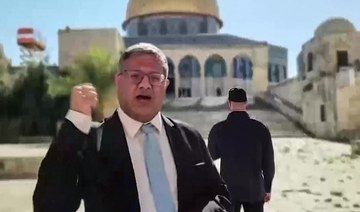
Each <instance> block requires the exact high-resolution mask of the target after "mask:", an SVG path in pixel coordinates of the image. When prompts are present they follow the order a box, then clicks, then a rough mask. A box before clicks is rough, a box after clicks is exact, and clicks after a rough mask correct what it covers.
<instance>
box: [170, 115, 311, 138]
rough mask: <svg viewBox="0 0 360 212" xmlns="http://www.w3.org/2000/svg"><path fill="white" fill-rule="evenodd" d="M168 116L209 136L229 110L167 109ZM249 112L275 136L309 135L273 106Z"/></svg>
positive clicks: (204, 135) (205, 136)
mask: <svg viewBox="0 0 360 212" xmlns="http://www.w3.org/2000/svg"><path fill="white" fill-rule="evenodd" d="M164 113H165V114H166V115H167V116H169V117H171V118H174V119H179V120H182V121H185V122H187V123H189V124H190V125H192V126H193V127H195V128H196V129H197V130H198V131H199V132H200V133H201V135H202V136H203V137H204V138H207V136H208V133H209V131H210V129H211V127H212V126H213V125H214V124H215V123H216V122H219V121H221V120H224V119H225V118H226V117H227V115H228V113H229V111H228V110H225V109H223V110H218V111H196V110H188V111H165V112H164ZM249 114H250V116H251V117H252V118H255V119H257V120H259V121H261V122H263V123H264V124H265V125H266V126H267V127H268V128H269V129H270V132H271V135H272V136H273V137H307V135H306V134H305V133H304V132H302V131H301V130H300V129H298V128H297V127H296V126H295V125H294V124H293V123H292V122H291V121H289V120H288V119H287V118H286V117H284V116H283V115H282V114H280V113H278V112H277V111H276V110H274V109H271V108H264V109H250V110H249Z"/></svg>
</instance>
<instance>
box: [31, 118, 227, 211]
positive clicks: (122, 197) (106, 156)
mask: <svg viewBox="0 0 360 212" xmlns="http://www.w3.org/2000/svg"><path fill="white" fill-rule="evenodd" d="M163 121H164V126H165V130H166V134H167V136H168V138H169V143H170V147H171V150H172V153H173V156H174V160H175V166H176V169H177V180H178V182H177V184H178V207H179V212H189V211H194V212H195V211H196V212H200V211H202V209H203V208H204V207H205V206H206V205H208V203H210V204H209V205H208V207H207V208H209V209H207V211H209V212H210V211H221V209H226V211H232V208H231V204H230V202H229V199H230V197H229V196H230V195H229V193H228V190H227V188H226V186H225V184H224V182H223V181H222V179H221V177H220V176H219V174H218V172H217V170H216V167H215V166H214V164H213V163H212V160H211V157H210V155H209V153H208V151H207V149H206V146H205V143H204V141H203V139H202V137H201V136H200V134H199V133H198V132H197V131H195V130H193V129H192V128H190V127H188V126H186V125H185V124H183V123H179V122H175V121H173V120H170V119H168V118H166V117H163ZM99 127H102V129H103V130H102V141H101V148H100V151H99V152H98V151H97V148H96V140H97V136H98V135H97V132H99V131H98V130H95V129H91V131H90V133H89V135H85V134H83V133H82V132H81V131H79V130H78V129H77V128H76V127H75V126H74V125H73V124H72V123H71V122H70V121H68V120H66V121H65V122H64V124H63V125H62V127H61V129H60V131H59V135H58V136H57V138H56V139H55V141H54V142H53V143H52V144H51V146H50V148H49V151H48V152H47V154H46V156H45V158H44V160H43V161H42V163H41V166H40V170H39V174H38V182H37V184H36V188H35V191H34V195H33V205H34V211H35V212H49V211H51V212H74V211H76V210H77V209H78V208H79V205H80V200H81V199H83V200H84V204H85V210H86V212H118V211H122V212H139V211H140V204H139V199H138V193H137V188H136V180H135V175H134V171H133V167H132V163H131V158H130V154H129V150H128V146H127V142H126V138H125V134H124V130H123V127H122V125H121V122H120V119H119V116H118V114H117V113H114V115H113V116H112V117H111V118H109V119H107V120H105V122H104V123H103V124H102V125H100V126H99ZM209 206H210V207H209Z"/></svg>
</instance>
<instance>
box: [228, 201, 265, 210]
mask: <svg viewBox="0 0 360 212" xmlns="http://www.w3.org/2000/svg"><path fill="white" fill-rule="evenodd" d="M234 206H235V211H234V212H240V209H241V206H243V208H244V212H264V203H263V202H254V203H249V202H234Z"/></svg>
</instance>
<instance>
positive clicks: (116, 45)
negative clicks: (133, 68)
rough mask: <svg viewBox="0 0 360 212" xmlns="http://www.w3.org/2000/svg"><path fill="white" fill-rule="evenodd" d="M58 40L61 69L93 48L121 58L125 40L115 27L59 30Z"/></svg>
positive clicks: (115, 57)
mask: <svg viewBox="0 0 360 212" xmlns="http://www.w3.org/2000/svg"><path fill="white" fill-rule="evenodd" d="M58 41H59V67H60V70H61V69H63V68H64V67H66V66H69V65H71V64H72V63H73V61H74V59H75V58H76V57H77V56H79V55H83V54H86V53H88V52H89V51H90V50H91V49H93V48H97V49H101V50H103V51H105V52H107V53H108V54H110V55H111V56H112V57H113V58H114V59H115V60H118V59H119V57H120V53H121V50H123V49H124V43H123V40H122V38H121V37H120V34H119V32H118V31H117V29H115V28H109V29H70V30H66V29H65V30H59V32H58Z"/></svg>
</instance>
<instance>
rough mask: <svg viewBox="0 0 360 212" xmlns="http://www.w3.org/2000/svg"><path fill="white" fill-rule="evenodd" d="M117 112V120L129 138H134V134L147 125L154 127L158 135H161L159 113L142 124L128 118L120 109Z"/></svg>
mask: <svg viewBox="0 0 360 212" xmlns="http://www.w3.org/2000/svg"><path fill="white" fill-rule="evenodd" d="M117 112H118V114H119V118H120V120H121V123H122V125H123V127H124V130H125V132H126V134H128V135H129V136H130V137H131V138H134V137H135V135H136V133H137V132H138V131H139V130H140V128H141V127H142V126H143V125H144V124H147V123H151V124H152V125H154V127H155V128H156V130H157V132H158V133H161V129H162V119H161V113H160V112H159V113H158V114H156V116H155V117H154V118H153V119H152V120H151V121H150V122H147V123H142V122H139V121H136V120H134V119H133V118H131V117H129V116H128V115H127V114H126V113H125V112H124V111H123V110H122V109H121V108H120V107H118V108H117Z"/></svg>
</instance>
